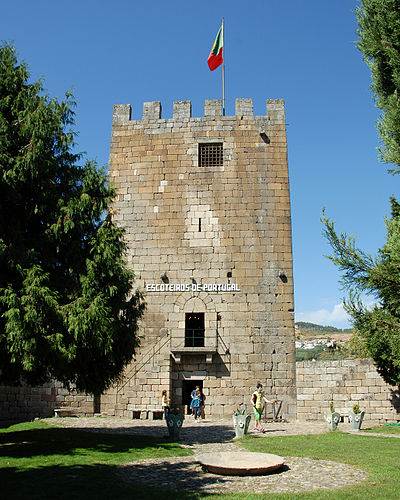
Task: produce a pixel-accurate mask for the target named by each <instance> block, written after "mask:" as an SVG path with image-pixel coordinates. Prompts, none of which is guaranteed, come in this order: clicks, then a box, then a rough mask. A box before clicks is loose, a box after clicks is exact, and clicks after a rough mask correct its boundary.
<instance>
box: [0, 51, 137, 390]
mask: <svg viewBox="0 0 400 500" xmlns="http://www.w3.org/2000/svg"><path fill="white" fill-rule="evenodd" d="M73 106H74V103H73V101H72V98H71V96H70V95H67V96H66V98H65V100H64V101H62V102H58V101H57V100H55V99H50V98H49V97H47V96H46V95H44V94H43V89H42V85H41V83H40V82H36V83H30V82H29V74H28V71H27V67H26V65H25V64H19V63H18V61H17V58H16V55H15V50H14V49H13V48H12V47H10V46H3V47H0V381H1V382H2V383H7V384H18V383H19V382H23V381H24V382H27V383H29V384H40V383H43V382H45V381H47V380H49V379H52V378H55V379H57V380H60V381H61V382H63V383H65V384H66V385H68V384H69V383H73V384H76V387H77V389H78V390H82V391H86V392H89V393H95V394H96V393H101V392H102V391H103V390H104V389H106V388H107V387H109V386H110V384H112V383H113V382H114V381H116V380H117V378H118V376H119V375H120V373H121V371H122V369H123V368H124V366H126V364H127V363H128V362H129V361H130V359H131V358H132V355H133V353H134V349H135V347H136V345H137V336H136V334H137V325H138V320H139V319H140V317H141V315H142V312H143V307H144V306H143V301H142V298H141V295H140V294H139V293H138V292H133V290H132V286H133V275H132V273H131V271H129V270H128V269H127V267H126V265H125V262H124V256H125V244H124V241H123V231H122V230H121V229H120V228H118V227H117V226H116V225H115V224H114V223H113V222H112V220H111V219H110V216H109V208H110V204H111V202H112V199H113V196H114V191H113V189H112V188H111V187H110V186H109V185H108V183H107V177H106V174H105V172H103V171H101V170H100V169H99V168H98V167H97V166H96V165H95V164H94V163H93V162H90V161H88V162H86V163H84V164H83V165H80V164H79V162H80V160H81V157H80V155H78V154H75V153H74V152H73V147H74V133H73V131H72V129H71V127H72V125H73V118H74V114H73Z"/></svg>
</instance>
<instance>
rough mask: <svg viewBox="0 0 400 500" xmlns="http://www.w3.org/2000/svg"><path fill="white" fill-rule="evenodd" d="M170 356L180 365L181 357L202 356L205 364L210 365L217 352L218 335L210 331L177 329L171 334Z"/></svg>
mask: <svg viewBox="0 0 400 500" xmlns="http://www.w3.org/2000/svg"><path fill="white" fill-rule="evenodd" d="M170 349H171V355H172V357H173V359H174V361H175V363H180V362H181V359H182V356H183V355H185V356H186V355H193V354H196V355H197V354H204V355H205V360H206V363H212V361H213V354H216V353H217V351H218V335H217V332H216V331H212V330H211V331H210V330H200V329H199V330H197V331H195V330H185V329H178V330H175V331H172V332H171V348H170Z"/></svg>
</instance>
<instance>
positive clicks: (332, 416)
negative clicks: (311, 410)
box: [325, 411, 340, 431]
mask: <svg viewBox="0 0 400 500" xmlns="http://www.w3.org/2000/svg"><path fill="white" fill-rule="evenodd" d="M325 420H326V421H327V423H328V427H329V430H331V431H335V430H336V429H337V426H338V424H339V422H340V414H339V413H337V412H336V411H334V412H333V413H329V414H328V415H326V416H325Z"/></svg>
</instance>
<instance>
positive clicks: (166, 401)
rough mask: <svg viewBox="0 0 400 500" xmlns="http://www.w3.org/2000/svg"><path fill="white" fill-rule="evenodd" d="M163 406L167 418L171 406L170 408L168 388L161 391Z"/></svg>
mask: <svg viewBox="0 0 400 500" xmlns="http://www.w3.org/2000/svg"><path fill="white" fill-rule="evenodd" d="M161 407H162V409H163V412H164V418H165V420H167V417H168V415H169V412H170V409H171V408H170V401H169V399H168V395H167V391H166V390H164V391H162V393H161Z"/></svg>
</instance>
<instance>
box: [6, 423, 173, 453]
mask: <svg viewBox="0 0 400 500" xmlns="http://www.w3.org/2000/svg"><path fill="white" fill-rule="evenodd" d="M149 447H157V448H158V449H165V450H169V449H172V448H174V447H177V445H176V444H174V443H171V442H169V441H168V440H167V439H160V438H156V437H151V436H135V435H130V434H111V433H105V432H88V431H84V430H81V429H65V428H58V427H48V428H43V429H30V430H22V431H17V432H6V433H0V458H1V457H14V458H28V457H34V456H39V455H40V456H48V455H71V454H74V453H75V452H76V449H79V450H85V449H86V450H87V451H88V452H89V451H90V452H94V453H96V452H98V453H110V454H116V453H117V454H120V453H127V452H132V451H139V452H140V450H145V449H148V448H149ZM81 452H82V451H80V453H81Z"/></svg>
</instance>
